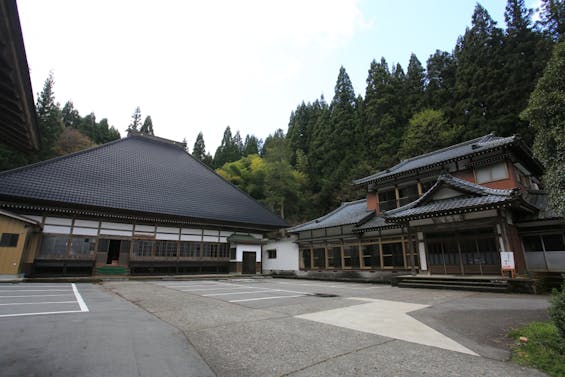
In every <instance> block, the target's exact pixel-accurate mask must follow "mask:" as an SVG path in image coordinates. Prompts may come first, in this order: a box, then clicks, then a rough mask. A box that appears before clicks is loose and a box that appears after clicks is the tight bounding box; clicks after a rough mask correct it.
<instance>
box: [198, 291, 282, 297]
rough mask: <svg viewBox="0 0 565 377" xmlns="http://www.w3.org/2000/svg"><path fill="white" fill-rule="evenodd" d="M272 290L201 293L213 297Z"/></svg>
mask: <svg viewBox="0 0 565 377" xmlns="http://www.w3.org/2000/svg"><path fill="white" fill-rule="evenodd" d="M269 292H274V291H273V290H268V291H246V292H227V293H210V294H207V295H202V297H213V296H227V295H242V294H246V293H269Z"/></svg>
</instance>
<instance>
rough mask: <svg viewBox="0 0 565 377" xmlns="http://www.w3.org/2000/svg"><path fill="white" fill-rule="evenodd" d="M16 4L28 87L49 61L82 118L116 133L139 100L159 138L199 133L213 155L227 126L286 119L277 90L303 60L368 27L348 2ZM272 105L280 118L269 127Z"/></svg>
mask: <svg viewBox="0 0 565 377" xmlns="http://www.w3.org/2000/svg"><path fill="white" fill-rule="evenodd" d="M18 4H19V8H20V18H21V22H22V28H23V32H24V38H25V43H26V49H27V53H28V61H29V65H30V67H31V76H32V82H33V85H34V90H35V92H38V91H39V90H41V86H42V84H43V81H44V80H45V78H46V77H47V74H48V72H49V70H51V69H53V70H54V72H55V80H56V84H55V91H56V96H57V99H58V100H59V101H61V102H65V101H66V100H67V99H72V100H73V101H74V103H75V106H76V108H77V109H78V110H79V111H80V112H81V114H86V113H88V112H90V111H94V112H95V113H96V115H97V116H98V118H102V117H107V118H109V120H110V124H113V125H114V126H116V127H118V128H119V129H120V131H121V132H122V133H123V131H124V129H125V128H126V126H127V124H128V123H129V121H130V116H131V113H132V112H133V110H134V108H135V107H136V106H137V105H139V106H141V110H142V113H143V115H144V116H145V115H151V116H152V118H153V121H154V124H155V129H156V132H157V133H158V134H159V135H160V136H163V137H169V138H173V139H177V140H181V139H182V138H183V137H185V136H186V137H187V140H188V142H189V144H192V143H193V141H194V140H195V138H196V135H197V133H198V132H199V131H203V132H204V137H205V140H206V142H207V146H208V149H209V150H210V151H211V152H213V150H214V149H215V147H216V146H217V144H219V142H220V139H221V136H222V133H223V130H224V128H225V127H226V125H228V124H229V125H231V126H232V128H234V129H238V128H239V129H240V130H241V132H242V134H244V135H245V134H246V133H255V134H257V135H258V136H259V137H265V136H266V135H267V134H268V133H270V132H272V131H274V129H275V128H277V127H281V126H283V125H286V121H287V120H288V115H289V114H290V111H291V110H292V108H284V109H283V110H282V111H281V109H280V106H281V105H282V104H281V103H278V102H280V97H281V95H282V94H281V93H280V92H279V91H282V90H285V88H287V89H288V85H286V84H287V83H288V82H290V81H292V80H298V81H300V80H305V79H307V78H304V77H301V76H300V75H301V74H303V73H304V66H305V65H306V64H308V62H306V61H305V60H304V59H305V58H304V56H305V55H307V54H312V53H319V54H324V53H327V52H328V51H333V50H336V49H339V48H341V47H342V46H344V45H346V44H347V43H348V41H349V40H350V39H351V38H353V36H354V35H355V33H356V32H357V31H358V30H359V29H361V28H365V27H367V26H368V23H367V22H366V21H365V20H364V18H363V16H362V14H361V12H360V10H359V7H358V4H357V1H354V0H342V1H338V0H334V1H322V0H311V1H300V0H286V1H276V2H274V1H260V0H240V1H230V0H215V1H198V2H197V1H173V0H167V1H159V2H155V1H109V0H99V1H73V0H59V1H50V2H44V1H39V0H19V2H18ZM292 94H293V96H295V95H296V93H292ZM266 96H272V98H273V99H272V100H271V101H269V100H266V98H265V97H266ZM259 105H260V106H262V107H271V108H261V109H257V108H253V106H259ZM283 106H284V105H283ZM277 107H279V108H277ZM276 113H280V114H286V115H285V118H286V119H268V121H269V122H268V123H267V122H266V121H267V119H265V117H266V116H268V115H269V114H276Z"/></svg>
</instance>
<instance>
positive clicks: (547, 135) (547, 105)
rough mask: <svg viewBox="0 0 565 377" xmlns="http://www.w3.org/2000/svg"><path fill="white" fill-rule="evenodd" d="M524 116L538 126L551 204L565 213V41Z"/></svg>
mask: <svg viewBox="0 0 565 377" xmlns="http://www.w3.org/2000/svg"><path fill="white" fill-rule="evenodd" d="M522 117H523V118H524V119H526V120H528V121H529V122H530V125H531V126H532V127H533V128H534V129H535V130H536V136H535V141H534V156H536V157H537V158H538V159H539V160H540V161H541V162H542V163H543V164H544V165H545V169H546V171H545V174H544V177H543V178H544V179H543V182H544V185H545V188H546V190H547V191H548V193H549V197H550V200H551V204H552V206H553V208H555V209H556V210H557V212H558V213H560V214H561V215H562V216H565V41H560V42H559V43H558V44H557V45H556V46H555V48H554V49H553V55H552V57H551V59H550V60H549V62H548V64H547V67H546V68H545V71H544V73H543V76H542V77H541V78H540V79H539V81H538V83H537V85H536V88H535V89H534V91H533V92H532V95H531V97H530V101H529V103H528V107H527V108H526V110H525V111H524V112H523V113H522Z"/></svg>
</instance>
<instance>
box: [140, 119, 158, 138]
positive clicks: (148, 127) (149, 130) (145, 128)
mask: <svg viewBox="0 0 565 377" xmlns="http://www.w3.org/2000/svg"><path fill="white" fill-rule="evenodd" d="M139 132H141V133H142V134H145V135H151V136H153V135H154V133H153V121H152V120H151V116H150V115H148V116H146V117H145V120H144V121H143V125H142V126H141V128H140V129H139Z"/></svg>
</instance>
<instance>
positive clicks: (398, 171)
mask: <svg viewBox="0 0 565 377" xmlns="http://www.w3.org/2000/svg"><path fill="white" fill-rule="evenodd" d="M514 144H515V145H517V146H518V147H519V149H523V148H526V149H527V147H526V146H525V145H524V143H523V142H520V141H519V138H518V137H517V136H510V137H495V136H494V135H493V134H489V135H485V136H482V137H479V138H476V139H473V140H468V141H465V142H462V143H459V144H456V145H452V146H449V147H446V148H442V149H439V150H436V151H432V152H429V153H426V154H423V155H419V156H416V157H412V158H410V159H407V160H404V161H401V162H400V163H398V164H397V165H395V166H393V167H391V168H389V169H386V170H384V171H380V172H378V173H375V174H373V175H370V176H367V177H364V178H360V179H357V180H354V181H353V184H355V185H360V184H368V183H376V182H386V181H390V180H394V179H396V178H400V177H404V176H411V175H414V174H419V173H421V172H424V171H429V170H431V169H434V168H441V167H442V166H444V165H445V164H449V163H451V162H455V161H459V160H463V159H467V158H470V157H474V156H478V155H481V154H486V153H489V152H492V151H493V150H497V149H501V148H506V147H509V146H511V145H514ZM524 154H525V155H528V151H525V153H524ZM529 155H531V152H530V153H529ZM532 161H533V162H536V161H535V160H533V159H532ZM537 164H538V165H539V162H538V163H537Z"/></svg>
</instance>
